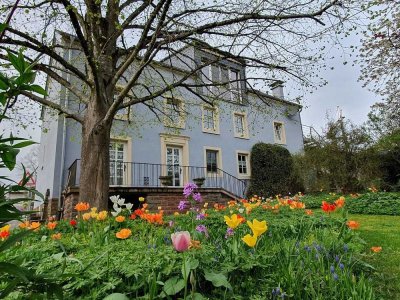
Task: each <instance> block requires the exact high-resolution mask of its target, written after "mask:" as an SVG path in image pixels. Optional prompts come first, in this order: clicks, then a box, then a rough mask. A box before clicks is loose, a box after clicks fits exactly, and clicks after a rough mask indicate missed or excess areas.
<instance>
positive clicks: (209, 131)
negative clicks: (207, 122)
mask: <svg viewBox="0 0 400 300" xmlns="http://www.w3.org/2000/svg"><path fill="white" fill-rule="evenodd" d="M203 133H209V134H216V135H219V134H220V133H219V131H212V130H206V129H203Z"/></svg>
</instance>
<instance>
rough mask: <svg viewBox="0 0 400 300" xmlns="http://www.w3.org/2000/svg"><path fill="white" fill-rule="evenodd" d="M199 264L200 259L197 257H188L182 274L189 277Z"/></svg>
mask: <svg viewBox="0 0 400 300" xmlns="http://www.w3.org/2000/svg"><path fill="white" fill-rule="evenodd" d="M198 266H199V260H198V259H196V258H188V259H187V260H186V261H185V263H184V264H183V265H182V276H183V278H185V277H186V278H188V277H189V273H190V270H195V269H196V268H197V267H198Z"/></svg>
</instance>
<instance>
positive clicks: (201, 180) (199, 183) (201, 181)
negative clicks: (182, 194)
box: [193, 177, 206, 188]
mask: <svg viewBox="0 0 400 300" xmlns="http://www.w3.org/2000/svg"><path fill="white" fill-rule="evenodd" d="M205 180H206V179H205V178H204V177H199V178H193V182H194V183H195V184H196V185H197V186H198V187H199V188H200V187H201V186H202V185H203V184H204V181H205Z"/></svg>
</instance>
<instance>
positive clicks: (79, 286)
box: [0, 186, 374, 299]
mask: <svg viewBox="0 0 400 300" xmlns="http://www.w3.org/2000/svg"><path fill="white" fill-rule="evenodd" d="M193 196H194V197H193ZM184 197H185V198H184V201H185V203H184V205H183V204H182V203H181V205H180V206H181V207H182V206H184V207H185V209H187V208H188V207H191V208H192V209H189V210H188V212H187V213H179V211H178V209H177V211H178V212H177V213H176V214H174V215H171V216H165V215H164V214H163V211H162V208H159V210H158V211H157V212H149V211H148V210H147V207H146V203H145V201H143V202H142V207H141V209H138V210H136V211H134V212H131V211H130V207H131V206H130V205H129V204H128V203H127V204H125V203H124V201H123V199H120V198H118V197H116V198H114V199H112V201H113V203H114V207H113V212H112V215H111V214H109V213H107V212H97V211H96V209H93V208H91V209H90V208H89V207H87V205H86V204H82V203H80V204H79V205H77V207H76V208H77V209H78V210H80V211H79V216H78V219H77V220H71V221H61V222H58V223H56V224H54V222H52V223H49V224H51V225H49V224H42V225H41V226H39V227H38V226H37V224H35V228H33V229H34V230H35V231H34V232H33V233H32V234H30V235H28V236H27V237H26V238H25V239H24V240H23V242H22V243H20V244H19V245H18V246H17V247H14V248H12V249H10V250H8V251H6V252H4V253H3V254H2V255H1V256H0V260H7V261H14V262H18V263H19V264H20V265H21V266H25V267H29V266H37V267H36V270H35V272H36V273H37V274H42V275H43V276H45V277H47V278H50V277H51V278H54V280H55V282H56V283H58V284H59V285H61V286H62V287H63V292H64V297H65V298H67V299H103V298H104V297H106V296H108V295H110V294H113V293H120V294H118V295H116V294H115V295H114V296H113V297H119V298H114V299H161V298H166V299H177V298H186V299H282V298H292V299H348V298H349V295H351V296H352V297H353V299H373V298H374V295H373V291H372V289H371V284H370V283H369V281H368V280H367V279H366V277H365V275H364V274H363V272H362V270H363V269H364V267H365V265H364V264H363V263H362V262H361V261H360V259H359V258H360V255H359V252H360V251H361V249H362V245H361V243H360V240H359V238H358V235H357V233H356V232H355V230H356V228H357V227H358V224H355V223H354V221H353V222H351V220H347V219H346V218H345V215H346V210H345V205H344V200H341V201H339V202H337V203H335V204H334V205H335V209H334V210H336V212H335V214H334V216H333V215H332V214H331V213H330V212H331V210H330V211H329V213H323V212H321V213H313V212H312V211H309V210H306V209H305V206H304V203H302V202H301V201H299V199H298V198H296V197H295V198H292V199H273V200H272V199H267V200H265V199H263V198H260V197H253V198H252V199H249V200H241V201H230V202H229V203H227V204H226V206H222V205H216V206H215V207H208V205H207V203H202V202H201V195H199V194H198V193H197V192H196V188H195V186H192V188H190V189H185V195H184ZM338 200H340V199H338ZM343 206H344V207H343ZM24 226H25V228H21V229H16V230H15V231H22V230H27V228H29V227H30V226H31V225H30V224H24V225H23V226H22V227H24ZM12 235H13V233H12V232H11V235H10V236H11V237H12ZM0 276H2V277H0V282H1V284H0V288H1V287H4V286H5V283H6V282H7V279H9V277H6V276H4V275H3V274H1V275H0ZM7 276H9V275H7ZM29 289H30V287H29V285H28V284H26V285H21V286H19V287H18V288H15V290H14V291H13V292H12V293H11V294H10V297H11V296H12V297H16V298H17V297H20V298H24V297H29V296H30V295H31V294H29ZM45 292H46V291H43V293H45ZM123 295H125V296H123ZM124 297H125V298H124ZM126 297H127V298H126Z"/></svg>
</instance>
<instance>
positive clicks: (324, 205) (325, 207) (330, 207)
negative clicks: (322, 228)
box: [321, 201, 336, 213]
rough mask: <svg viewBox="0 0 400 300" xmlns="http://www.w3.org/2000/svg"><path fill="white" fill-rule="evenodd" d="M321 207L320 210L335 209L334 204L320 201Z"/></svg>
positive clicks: (328, 210)
mask: <svg viewBox="0 0 400 300" xmlns="http://www.w3.org/2000/svg"><path fill="white" fill-rule="evenodd" d="M321 208H322V210H323V211H324V212H327V213H331V212H333V211H335V209H336V204H330V203H328V202H325V201H322V206H321Z"/></svg>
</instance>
